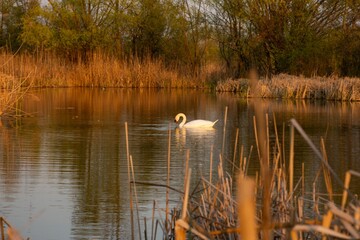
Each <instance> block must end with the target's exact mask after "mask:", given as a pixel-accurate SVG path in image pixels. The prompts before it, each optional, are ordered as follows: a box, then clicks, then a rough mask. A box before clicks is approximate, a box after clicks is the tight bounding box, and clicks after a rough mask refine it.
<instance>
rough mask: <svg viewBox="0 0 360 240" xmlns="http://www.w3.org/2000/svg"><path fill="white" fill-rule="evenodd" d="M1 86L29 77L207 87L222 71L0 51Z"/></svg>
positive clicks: (36, 81)
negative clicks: (77, 60) (80, 60)
mask: <svg viewBox="0 0 360 240" xmlns="http://www.w3.org/2000/svg"><path fill="white" fill-rule="evenodd" d="M0 62H2V63H3V64H2V65H1V66H0V88H6V87H7V84H8V78H9V77H15V78H16V79H23V78H26V81H25V82H23V85H31V86H32V87H123V88H126V87H128V88H142V87H146V88H208V87H209V86H208V84H209V82H210V81H209V77H210V76H211V75H212V74H213V73H214V72H217V71H219V70H218V68H216V67H214V66H208V67H205V68H204V70H203V71H202V72H201V73H200V74H199V75H198V76H196V77H194V76H193V75H192V74H189V73H190V70H189V69H186V68H179V67H177V66H173V67H165V64H164V63H163V62H162V61H161V60H152V59H143V60H140V59H132V60H129V61H121V60H118V59H116V58H111V57H108V56H105V55H104V54H100V53H99V54H94V55H93V56H92V58H91V60H89V61H88V62H86V63H69V62H68V61H65V60H64V59H60V58H58V57H56V56H53V55H51V54H44V55H42V56H37V57H34V56H32V55H27V54H19V55H9V54H5V53H3V54H1V55H0Z"/></svg>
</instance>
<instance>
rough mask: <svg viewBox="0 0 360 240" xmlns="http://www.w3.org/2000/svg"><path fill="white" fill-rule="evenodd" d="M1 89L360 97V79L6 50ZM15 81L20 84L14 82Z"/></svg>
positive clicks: (1, 56) (2, 56)
mask: <svg viewBox="0 0 360 240" xmlns="http://www.w3.org/2000/svg"><path fill="white" fill-rule="evenodd" d="M0 62H2V63H3V64H2V65H1V66H0V88H1V89H9V88H11V87H12V86H13V85H16V84H19V82H20V85H21V86H23V87H24V86H27V87H122V88H211V89H212V88H215V89H216V91H217V92H233V93H236V94H238V95H239V96H241V97H252V98H254V97H256V98H258V97H260V98H282V99H326V100H336V101H360V78H347V77H345V78H338V77H313V78H304V77H299V76H292V75H286V74H280V75H276V76H274V77H273V78H272V79H271V80H268V79H260V81H258V82H257V83H256V84H250V82H249V80H248V79H228V80H224V79H226V77H225V76H226V73H225V71H224V70H223V68H222V67H221V66H220V65H216V64H212V65H207V66H204V67H203V68H202V70H201V71H200V72H199V73H198V74H197V75H196V76H194V74H192V70H191V69H189V68H184V67H178V66H173V67H169V66H166V67H165V64H164V63H163V62H162V61H161V60H152V59H143V60H139V59H132V60H129V61H121V60H118V59H116V58H111V57H108V56H105V55H104V54H100V53H99V54H94V55H93V56H92V58H91V59H90V60H89V61H88V62H86V63H78V64H75V63H71V64H70V63H69V62H66V61H65V60H63V59H60V58H58V57H55V56H53V55H51V54H42V55H41V56H36V57H35V56H32V55H27V54H17V55H10V54H6V53H3V54H0ZM14 83H15V84H14Z"/></svg>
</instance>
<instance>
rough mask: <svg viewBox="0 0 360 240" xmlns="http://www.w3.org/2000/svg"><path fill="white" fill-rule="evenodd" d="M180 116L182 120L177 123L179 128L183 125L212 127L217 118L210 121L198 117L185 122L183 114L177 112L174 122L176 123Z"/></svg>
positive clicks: (188, 126) (187, 126) (186, 126)
mask: <svg viewBox="0 0 360 240" xmlns="http://www.w3.org/2000/svg"><path fill="white" fill-rule="evenodd" d="M180 118H182V121H181V123H179V128H183V127H185V128H212V127H213V126H214V125H215V123H216V122H217V121H218V120H216V121H214V122H212V121H208V120H201V119H198V120H194V121H191V122H188V123H186V116H185V114H183V113H179V114H177V115H176V117H175V122H176V123H178V122H179V120H180ZM185 123H186V124H185Z"/></svg>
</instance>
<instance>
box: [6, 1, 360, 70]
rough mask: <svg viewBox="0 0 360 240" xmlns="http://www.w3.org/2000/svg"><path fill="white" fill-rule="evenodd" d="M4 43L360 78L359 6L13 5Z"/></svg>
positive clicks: (66, 55) (71, 57) (194, 66)
mask: <svg viewBox="0 0 360 240" xmlns="http://www.w3.org/2000/svg"><path fill="white" fill-rule="evenodd" d="M0 8H1V9H0V11H1V12H0V47H1V49H3V50H4V51H7V52H13V53H15V52H17V51H20V52H27V53H30V54H33V55H34V56H35V57H39V58H41V57H43V56H45V55H46V54H44V53H49V52H51V53H53V54H56V56H58V57H60V58H62V59H64V60H66V61H68V62H70V63H72V62H75V63H79V62H81V63H86V62H88V61H91V60H92V59H93V56H94V55H96V54H97V53H101V54H105V55H107V56H109V57H112V58H116V59H118V60H124V61H131V60H132V59H135V58H136V59H137V60H138V59H140V60H141V59H147V60H148V59H149V58H150V59H154V60H159V59H161V61H162V62H163V63H164V65H165V66H176V67H178V68H180V69H187V72H188V73H191V74H193V75H197V74H199V73H200V72H201V71H202V69H203V66H205V65H208V64H210V63H217V64H218V63H222V64H224V66H225V67H226V68H225V69H226V73H227V74H228V75H229V76H231V77H243V76H246V74H247V72H248V71H249V69H256V70H257V71H258V72H259V74H260V75H262V76H268V77H271V76H272V75H273V74H278V73H288V74H294V75H299V74H303V75H305V76H312V75H321V76H324V75H339V76H360V3H359V1H358V0H102V1H98V0H48V1H45V0H6V1H1V5H0Z"/></svg>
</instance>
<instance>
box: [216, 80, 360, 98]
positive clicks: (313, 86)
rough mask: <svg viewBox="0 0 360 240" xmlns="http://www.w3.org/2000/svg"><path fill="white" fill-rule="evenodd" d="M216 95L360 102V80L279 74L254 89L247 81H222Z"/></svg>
mask: <svg viewBox="0 0 360 240" xmlns="http://www.w3.org/2000/svg"><path fill="white" fill-rule="evenodd" d="M216 91H218V92H234V93H236V94H238V95H239V96H241V97H260V98H282V99H322V100H336V101H360V78H348V77H345V78H338V77H313V78H304V77H299V76H291V75H286V74H280V75H276V76H274V77H273V78H272V79H271V80H265V79H261V80H260V81H258V82H256V83H255V85H253V86H251V84H250V83H249V81H248V80H247V79H237V80H233V79H229V80H225V81H221V82H219V83H218V84H217V86H216Z"/></svg>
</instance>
